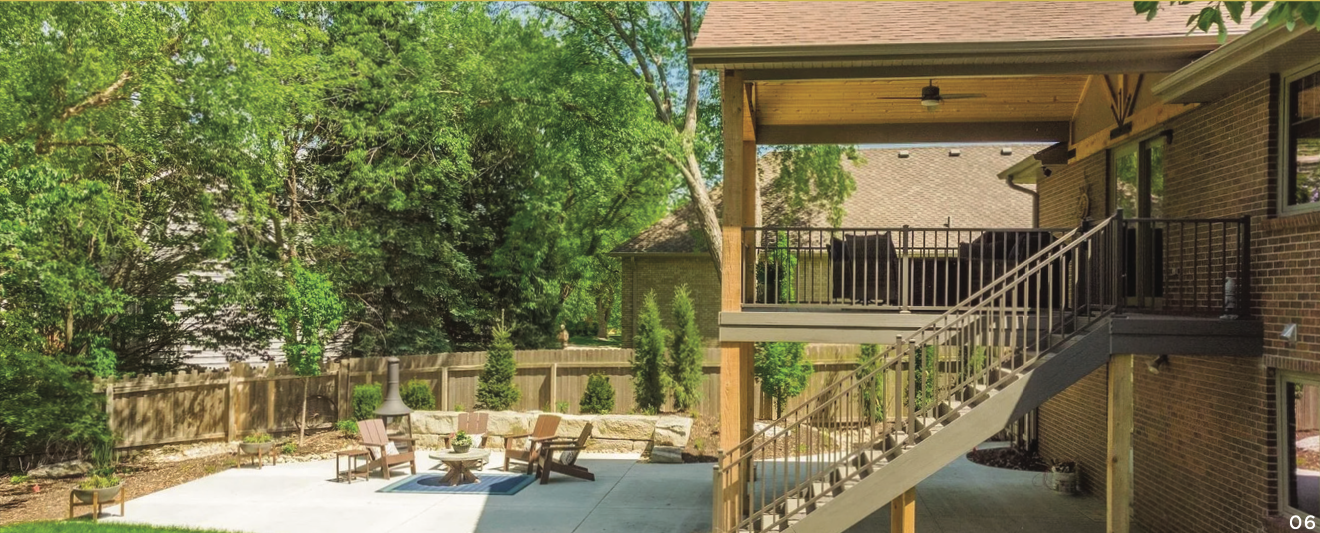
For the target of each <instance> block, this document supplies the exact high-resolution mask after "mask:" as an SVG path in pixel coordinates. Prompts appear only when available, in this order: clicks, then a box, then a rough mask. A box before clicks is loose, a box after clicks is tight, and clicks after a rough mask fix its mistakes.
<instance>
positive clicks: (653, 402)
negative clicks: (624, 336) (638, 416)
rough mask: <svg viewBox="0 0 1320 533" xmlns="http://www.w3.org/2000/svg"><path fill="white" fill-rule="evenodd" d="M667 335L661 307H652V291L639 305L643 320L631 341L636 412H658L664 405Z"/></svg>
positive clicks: (639, 320) (640, 319)
mask: <svg viewBox="0 0 1320 533" xmlns="http://www.w3.org/2000/svg"><path fill="white" fill-rule="evenodd" d="M668 335H669V332H668V331H666V330H665V328H664V326H662V325H661V324H660V307H659V306H658V305H656V303H655V291H651V292H648V293H646V298H645V299H644V300H643V301H642V316H641V317H639V318H638V320H637V336H636V337H635V338H634V339H633V343H634V344H635V345H636V348H635V349H634V350H633V360H632V375H633V394H634V396H635V398H636V401H637V409H638V410H641V411H643V412H657V411H659V410H660V408H661V407H662V406H663V405H664V403H665V376H664V371H663V365H664V360H665V337H667V336H668Z"/></svg>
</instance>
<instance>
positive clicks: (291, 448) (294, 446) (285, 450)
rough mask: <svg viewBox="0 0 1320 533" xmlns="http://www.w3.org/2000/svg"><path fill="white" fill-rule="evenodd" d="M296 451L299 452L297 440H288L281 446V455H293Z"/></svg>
mask: <svg viewBox="0 0 1320 533" xmlns="http://www.w3.org/2000/svg"><path fill="white" fill-rule="evenodd" d="M295 453H298V443H296V442H286V443H284V446H280V455H293V454H295Z"/></svg>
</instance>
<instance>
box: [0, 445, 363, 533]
mask: <svg viewBox="0 0 1320 533" xmlns="http://www.w3.org/2000/svg"><path fill="white" fill-rule="evenodd" d="M290 441H297V437H296V436H295V437H292V438H287V437H286V438H283V439H279V441H278V442H279V444H277V445H276V448H278V447H279V446H280V445H281V444H283V443H285V442H290ZM356 442H357V440H356V438H352V437H345V436H344V435H343V434H342V433H340V432H338V431H320V432H313V433H312V434H309V435H308V436H307V438H306V440H305V441H304V442H303V446H302V447H300V448H299V449H298V451H297V452H296V453H295V454H293V456H292V457H307V456H313V455H319V454H323V453H328V452H332V451H335V450H341V449H344V448H348V447H350V446H352V445H354V444H355V443H356ZM128 455H130V456H129V457H127V458H125V459H124V460H123V462H122V463H121V465H120V468H119V477H120V478H121V479H123V480H124V489H125V490H126V491H127V492H128V495H129V502H130V503H129V506H132V503H131V502H132V499H133V498H137V497H139V496H145V495H147V494H151V493H153V492H156V491H160V490H164V489H168V488H170V487H173V486H176V485H181V484H184V483H187V482H189V481H193V480H196V479H199V478H202V477H206V476H209V475H211V474H214V473H216V472H221V471H224V470H228V469H230V468H234V467H235V466H237V465H238V464H239V462H240V459H239V457H238V456H237V454H236V453H235V452H231V453H223V454H219V455H212V456H208V457H199V458H196V459H186V460H182V461H173V462H160V461H153V460H150V459H148V458H147V454H128ZM281 460H284V458H281ZM244 464H247V463H244ZM16 474H18V472H11V473H6V474H3V478H0V525H3V524H12V523H18V522H28V521H32V520H63V519H64V518H65V517H66V516H68V512H69V490H70V489H72V488H74V487H76V486H77V485H78V483H80V482H81V481H82V480H81V479H80V478H70V479H40V480H37V479H34V480H31V481H29V482H28V483H24V484H19V485H14V484H10V483H9V476H12V475H16ZM34 485H35V486H40V489H41V491H40V492H33V487H34ZM75 512H77V513H81V514H86V513H88V512H90V508H89V507H79V508H77V509H75Z"/></svg>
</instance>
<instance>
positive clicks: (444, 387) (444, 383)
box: [440, 366, 449, 411]
mask: <svg viewBox="0 0 1320 533" xmlns="http://www.w3.org/2000/svg"><path fill="white" fill-rule="evenodd" d="M440 410H441V411H448V410H449V367H448V366H444V367H442V368H441V369H440Z"/></svg>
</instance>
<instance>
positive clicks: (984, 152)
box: [611, 144, 1049, 254]
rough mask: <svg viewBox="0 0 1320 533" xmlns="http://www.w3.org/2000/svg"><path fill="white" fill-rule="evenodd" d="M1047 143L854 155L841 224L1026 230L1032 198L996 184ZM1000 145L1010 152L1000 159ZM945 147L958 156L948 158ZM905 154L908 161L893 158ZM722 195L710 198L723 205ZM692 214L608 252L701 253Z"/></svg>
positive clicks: (776, 202)
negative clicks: (857, 160)
mask: <svg viewBox="0 0 1320 533" xmlns="http://www.w3.org/2000/svg"><path fill="white" fill-rule="evenodd" d="M1048 146H1049V145H1048V144H1018V145H994V146H987V145H965V146H943V147H923V148H883V149H865V150H860V153H861V155H862V158H863V159H864V160H865V163H864V164H862V165H853V164H852V163H849V162H845V163H844V164H845V165H847V166H848V167H849V170H851V171H852V174H853V178H854V179H855V180H856V182H857V190H856V192H854V193H853V195H852V196H851V197H849V198H848V200H847V201H845V202H844V204H843V207H844V210H845V215H844V218H843V225H842V226H843V227H854V228H857V227H864V228H898V227H902V226H903V225H909V226H912V227H916V228H934V227H942V226H944V224H945V223H946V222H947V223H949V224H950V226H951V227H955V228H1025V227H1030V226H1031V198H1030V197H1029V196H1027V195H1026V194H1023V193H1021V192H1018V191H1014V190H1012V189H1009V188H1008V187H1007V186H1006V185H1005V184H1004V183H1003V182H1001V181H999V177H998V174H999V172H1000V171H1002V170H1004V169H1006V168H1008V167H1011V166H1013V165H1014V164H1015V163H1017V162H1019V161H1021V160H1022V159H1023V158H1025V157H1027V156H1029V155H1031V154H1034V153H1036V152H1038V151H1040V150H1042V149H1044V148H1046V147H1048ZM1004 147H1011V148H1012V149H1013V151H1012V154H1011V155H1004V154H1003V152H1002V151H1001V149H1002V148H1004ZM951 148H956V149H957V150H958V151H959V155H958V156H956V157H955V156H950V155H949V151H950V149H951ZM900 151H905V152H907V153H908V155H907V157H899V152H900ZM772 157H773V155H767V156H763V157H761V159H760V161H759V162H758V165H759V167H760V171H759V172H758V173H757V175H758V176H759V179H758V181H760V183H761V197H762V200H761V201H762V207H761V212H762V214H763V217H764V220H766V222H765V224H766V225H772V221H775V220H777V219H780V218H782V217H781V216H780V215H781V214H782V213H783V209H784V207H783V202H782V201H780V199H779V198H776V197H774V196H773V195H771V194H769V185H770V183H771V181H772V180H773V172H774V164H773V162H772V161H770V160H769V159H771V158H772ZM721 198H722V197H721V196H720V190H719V189H718V188H717V189H714V190H712V191H711V201H713V202H715V203H716V205H720V202H721ZM694 216H695V211H694V209H693V208H692V207H691V206H690V205H689V206H685V207H683V208H680V209H678V210H675V211H674V212H673V213H671V214H669V216H666V217H665V218H664V219H662V220H661V221H659V222H657V223H655V225H653V226H651V227H650V228H647V229H646V230H644V231H642V233H641V234H639V235H637V236H636V237H634V238H632V239H631V240H629V241H628V242H625V243H623V244H621V245H619V246H618V247H616V248H615V249H614V250H613V251H612V252H611V253H615V254H634V253H692V252H703V251H705V248H704V246H701V243H702V242H703V241H702V240H701V236H700V234H699V233H698V232H697V230H696V227H697V226H696V222H695V218H694ZM794 224H795V225H801V226H812V227H829V224H828V223H827V222H826V213H823V212H814V213H809V214H807V215H805V217H804V218H803V219H802V220H797V221H794Z"/></svg>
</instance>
